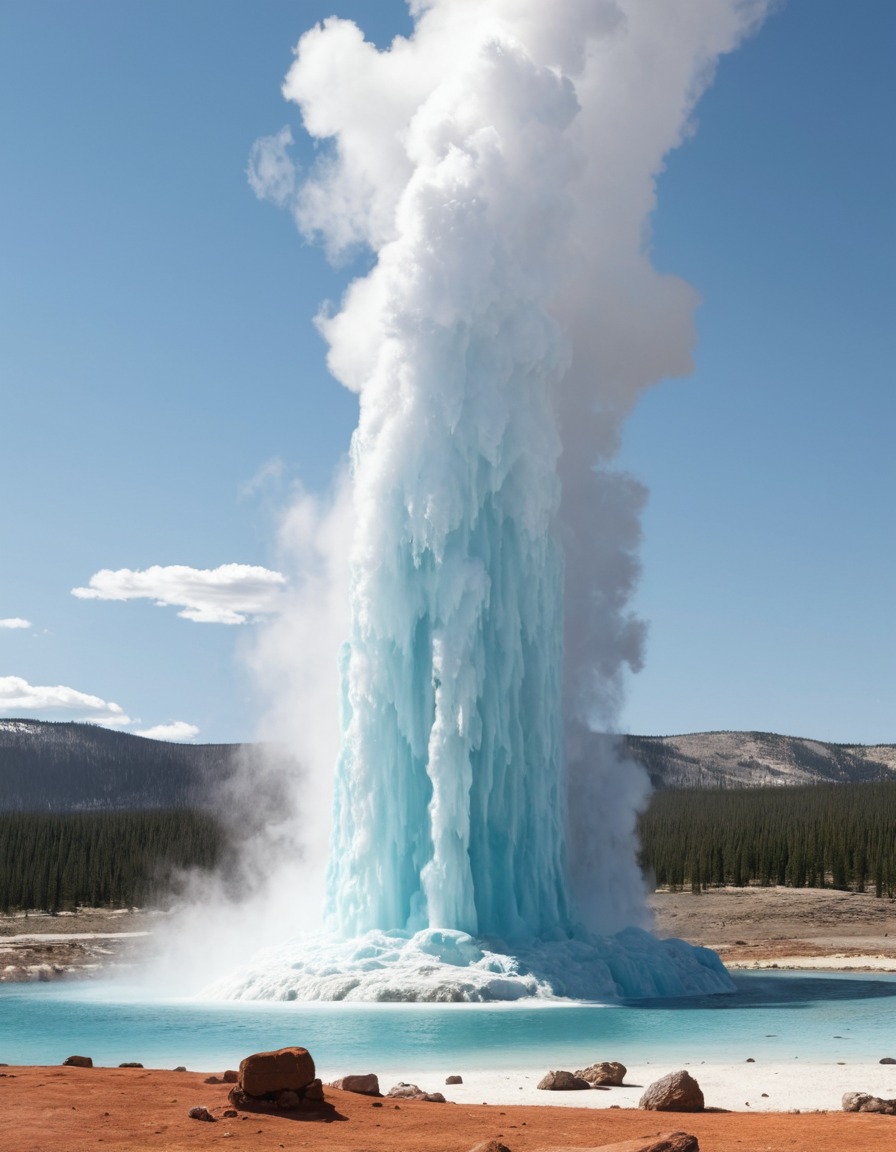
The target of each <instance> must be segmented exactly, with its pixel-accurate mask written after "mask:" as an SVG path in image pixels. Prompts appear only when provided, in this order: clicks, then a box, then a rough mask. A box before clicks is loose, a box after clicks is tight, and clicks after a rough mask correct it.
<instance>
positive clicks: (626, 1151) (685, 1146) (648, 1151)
mask: <svg viewBox="0 0 896 1152" xmlns="http://www.w3.org/2000/svg"><path fill="white" fill-rule="evenodd" d="M591 1152H700V1145H699V1143H698V1142H697V1137H696V1136H691V1135H690V1134H689V1133H688V1132H664V1133H662V1134H661V1135H659V1136H642V1137H640V1138H639V1139H637V1140H623V1141H622V1143H621V1144H601V1145H600V1147H599V1148H593V1149H591Z"/></svg>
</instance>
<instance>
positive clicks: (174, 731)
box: [135, 720, 199, 741]
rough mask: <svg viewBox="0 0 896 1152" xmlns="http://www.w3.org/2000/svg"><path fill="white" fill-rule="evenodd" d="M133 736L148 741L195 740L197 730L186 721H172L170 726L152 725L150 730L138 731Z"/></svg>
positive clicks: (142, 729)
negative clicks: (141, 737)
mask: <svg viewBox="0 0 896 1152" xmlns="http://www.w3.org/2000/svg"><path fill="white" fill-rule="evenodd" d="M135 735H137V736H145V737H146V738H147V739H148V740H176V741H183V740H195V738H196V737H197V736H198V735H199V729H198V728H197V727H196V725H195V724H188V723H187V722H186V720H172V721H171V723H170V724H154V725H153V727H152V728H141V729H138V730H137V732H136V733H135Z"/></svg>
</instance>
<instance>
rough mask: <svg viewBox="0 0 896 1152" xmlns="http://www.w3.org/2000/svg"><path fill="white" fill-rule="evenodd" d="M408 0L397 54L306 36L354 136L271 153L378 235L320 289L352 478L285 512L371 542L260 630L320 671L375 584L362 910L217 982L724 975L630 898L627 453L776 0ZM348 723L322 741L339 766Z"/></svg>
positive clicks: (329, 906) (348, 880)
mask: <svg viewBox="0 0 896 1152" xmlns="http://www.w3.org/2000/svg"><path fill="white" fill-rule="evenodd" d="M410 7H411V11H412V14H413V16H414V17H415V31H414V33H413V35H412V36H411V37H409V38H398V39H396V40H395V41H394V42H393V43H392V45H391V47H390V48H389V49H388V50H386V51H378V50H377V49H376V48H375V47H374V46H372V45H371V44H370V43H368V42H366V41H365V40H364V38H363V35H362V33H361V31H360V30H359V28H358V27H357V26H356V25H355V24H353V23H351V22H348V21H344V20H338V19H335V18H333V19H330V20H327V21H325V22H324V23H323V25H321V26H319V27H317V28H314V29H312V30H311V31H309V32H308V33H306V35H305V36H303V38H302V39H301V41H300V43H299V45H298V48H297V56H296V61H295V64H294V66H293V67H292V69H291V71H290V73H289V75H288V77H287V80H286V83H285V86H284V92H285V95H286V96H287V98H288V99H289V100H291V101H294V102H295V103H296V104H297V105H298V107H299V109H300V110H301V115H302V120H303V123H304V127H305V130H306V131H307V132H308V133H310V135H311V136H313V137H314V138H315V139H317V140H318V141H321V142H326V146H325V147H324V148H323V149H322V152H321V159H320V161H319V163H318V165H317V167H316V169H315V170H314V171H313V172H312V173H311V174H310V176H309V177H307V178H306V179H305V181H304V183H302V182H300V181H298V180H297V178H296V174H295V172H294V171H293V169H292V168H291V166H290V164H289V159H288V146H289V143H290V140H291V136H290V133H289V132H288V131H284V132H281V133H280V134H278V135H277V136H275V137H271V138H268V139H266V140H262V141H259V142H258V144H257V145H256V146H255V149H254V151H253V157H252V162H251V168H250V180H251V182H252V184H253V187H254V188H255V190H256V191H257V192H258V193H259V194H260V195H267V196H268V197H269V198H271V199H273V200H275V201H277V202H278V203H280V204H289V205H290V206H291V208H292V210H293V211H294V213H295V215H296V219H297V221H298V224H299V226H300V228H301V229H302V230H303V232H304V233H305V234H306V235H307V236H309V237H311V238H313V239H316V240H319V241H320V242H321V243H323V244H324V245H325V246H326V248H327V250H328V252H329V253H330V254H331V256H333V257H334V258H339V257H341V256H343V255H344V254H345V253H346V252H348V251H351V250H352V249H354V248H357V247H358V246H366V247H367V248H368V249H369V250H371V251H372V252H373V253H374V254H375V262H374V264H373V267H372V269H371V271H370V272H369V274H367V275H366V276H364V277H362V278H360V279H357V280H355V281H354V282H353V283H352V284H351V286H350V287H349V289H348V291H347V293H346V295H345V298H344V300H343V301H342V305H341V307H340V309H339V310H338V311H336V312H327V313H324V314H322V315H321V316H320V317H319V319H318V324H319V328H320V331H321V333H322V334H323V336H324V338H325V339H326V340H327V342H328V345H329V367H330V370H331V372H332V373H333V375H334V376H335V377H336V378H337V379H338V380H339V381H340V382H341V383H342V384H344V385H345V386H346V387H347V388H350V389H352V390H353V391H355V392H356V393H358V395H359V398H360V420H359V424H358V428H357V430H356V432H355V435H354V438H353V442H352V451H351V480H350V484H349V485H348V487H346V488H344V489H343V490H342V491H343V496H344V498H343V499H340V500H338V501H337V502H336V509H337V511H336V512H335V513H334V514H333V516H332V517H330V518H329V519H328V517H327V516H324V517H323V518H321V517H320V516H310V515H309V514H308V506H307V500H306V501H305V502H304V503H302V504H300V505H299V507H298V509H297V510H294V511H293V513H292V514H291V518H290V523H291V530H292V532H293V536H294V538H295V539H297V540H301V539H305V540H311V538H312V537H314V538H315V540H316V547H317V549H318V555H320V554H321V548H323V551H324V552H327V548H328V544H327V542H328V541H334V540H336V539H338V540H339V541H340V542H341V541H342V540H344V539H346V536H345V534H340V533H339V532H336V531H335V530H334V527H333V525H334V524H338V525H340V526H341V525H344V524H347V523H348V522H349V521H351V524H352V535H351V538H350V539H351V546H350V549H349V550H347V552H346V554H345V556H344V557H343V556H342V554H341V549H340V548H339V547H331V548H330V549H329V552H327V554H328V555H330V556H333V555H335V554H337V553H339V554H340V558H339V561H338V562H335V561H334V563H333V570H332V571H331V570H329V569H327V570H325V571H324V576H325V577H326V578H325V579H324V580H323V582H322V583H320V584H319V585H318V584H315V583H314V579H312V586H313V587H314V588H315V589H316V592H317V595H315V596H311V597H308V596H304V597H303V596H299V597H298V598H297V600H296V602H295V604H294V606H293V610H292V611H291V612H288V613H287V614H286V617H285V619H284V620H283V621H280V622H278V624H277V625H276V627H275V628H274V629H272V630H271V631H269V632H268V633H267V634H266V635H265V637H264V638H263V640H262V642H261V646H260V649H259V659H258V661H257V662H258V664H259V665H260V666H261V667H264V668H267V669H268V670H270V669H271V668H272V667H273V668H275V669H278V668H279V669H290V670H291V671H290V672H289V673H288V674H287V679H288V680H289V681H290V682H292V683H293V685H295V680H296V678H297V677H298V678H299V679H300V680H301V678H302V677H303V676H305V677H308V676H309V673H308V668H309V667H310V665H309V661H308V648H309V644H308V643H306V641H308V640H309V638H311V639H312V640H313V639H314V638H319V637H320V636H321V635H325V636H326V637H327V638H329V637H330V635H331V632H332V629H331V628H330V627H329V625H328V624H326V622H327V621H337V620H340V614H341V612H342V603H343V602H342V600H341V599H339V597H336V598H335V599H334V597H333V596H332V593H331V589H332V588H334V587H336V588H340V587H342V586H347V587H348V592H349V599H350V605H351V613H350V620H348V621H347V622H344V625H345V628H346V631H345V632H344V633H343V638H346V639H347V643H346V644H345V645H344V646H343V648H342V664H341V676H342V698H341V710H342V711H341V747H340V751H339V753H338V768H337V772H336V779H335V795H334V797H333V812H334V819H333V829H332V840H331V850H330V856H329V860H330V863H329V870H328V876H327V883H326V893H327V895H326V915H327V921H328V926H329V929H330V930H331V931H332V932H333V933H334V934H335V936H334V937H333V938H331V943H330V944H329V945H328V946H327V947H324V946H323V945H322V944H321V943H320V942H318V944H317V945H316V946H315V948H316V958H315V959H314V960H311V959H309V957H308V949H307V948H306V949H305V951H304V952H303V951H302V950H301V949H298V950H297V949H296V948H292V949H291V950H289V949H287V950H286V951H281V952H279V953H277V954H276V955H275V956H272V957H268V959H267V960H266V961H264V962H263V963H261V964H260V965H259V964H256V965H255V966H254V967H253V968H252V969H250V970H248V971H246V972H243V973H241V974H240V975H239V976H238V977H237V978H235V979H234V980H232V981H231V982H230V983H229V984H227V985H226V986H225V987H224V988H223V991H224V992H225V994H231V995H279V996H282V995H290V996H295V995H298V996H332V997H344V996H362V997H363V996H373V997H380V998H391V997H392V996H395V995H408V994H412V995H420V996H426V997H432V998H477V997H478V998H482V997H493V996H511V997H512V996H516V995H529V994H533V993H536V994H537V993H542V994H558V993H561V994H574V995H587V994H601V995H606V994H614V993H616V994H619V993H624V994H629V995H631V994H651V993H661V994H662V993H670V992H680V991H690V990H694V989H695V988H697V989H704V990H718V989H719V988H721V987H725V986H726V984H725V980H726V978H725V976H724V973H723V970H722V969H721V966H720V965H719V964H718V962H717V960H716V959H715V958H714V957H712V956H711V954H706V953H705V952H703V951H702V950H691V949H687V948H686V947H685V946H683V945H682V946H680V947H679V946H678V945H675V946H672V945H666V946H663V945H660V944H659V942H657V941H655V940H653V938H652V937H649V936H647V934H646V933H643V932H640V931H639V930H638V929H637V928H633V927H630V926H631V925H638V924H643V923H644V919H645V913H644V908H643V895H642V888H641V880H640V877H639V875H638V871H637V867H636V863H635V852H636V843H635V833H634V825H635V819H636V814H637V811H638V809H639V807H640V806H641V805H643V803H644V800H645V797H646V795H647V790H648V786H647V779H646V775H645V773H644V772H643V770H642V769H641V768H640V767H639V766H637V765H634V764H631V763H623V762H622V761H621V760H620V758H619V756H618V753H617V749H616V747H615V745H614V742H613V741H612V739H608V738H606V737H601V736H598V735H596V733H597V732H606V731H612V729H613V726H614V722H615V718H616V714H617V708H618V704H619V700H620V691H621V679H622V675H623V672H624V669H625V668H626V667H629V668H632V669H635V670H636V669H637V668H638V667H639V664H640V660H641V650H642V643H643V626H642V624H641V623H640V622H639V621H638V620H637V619H635V618H634V617H633V616H632V615H631V613H630V611H629V609H628V607H627V605H628V601H629V597H630V594H631V592H632V589H633V586H634V583H635V581H636V579H637V575H638V563H637V556H636V551H637V546H638V539H639V512H640V508H641V505H642V503H643V499H644V492H643V490H642V488H641V486H640V485H639V484H638V483H637V482H636V481H635V480H634V479H632V478H631V477H629V476H627V475H624V474H621V473H619V472H618V471H614V470H613V466H612V461H613V457H614V455H615V453H616V451H617V448H618V443H619V436H620V429H621V426H622V423H623V421H624V419H625V417H626V415H627V414H628V412H629V411H630V409H631V407H632V406H633V404H634V403H635V402H636V400H637V398H638V395H639V394H640V393H641V392H642V391H643V389H644V388H646V387H647V386H649V385H650V384H652V383H654V382H655V381H657V380H659V379H661V378H663V377H668V376H671V375H677V374H681V373H684V372H686V371H688V369H689V367H690V348H691V345H692V340H693V331H692V314H693V310H694V307H695V304H696V299H695V296H694V293H693V292H692V290H691V289H690V288H689V287H688V286H687V285H685V284H684V283H683V282H681V281H680V280H678V279H676V278H674V277H671V276H664V275H660V274H659V273H658V272H657V271H656V270H655V269H654V268H653V267H652V265H651V262H650V255H649V218H650V214H651V212H652V210H653V208H654V202H655V178H656V175H657V173H658V172H659V171H660V170H661V168H662V162H663V157H664V155H665V154H666V153H667V152H668V151H669V150H670V149H671V148H674V147H675V146H676V145H677V144H679V143H680V142H681V140H682V139H683V138H684V136H685V135H686V134H687V132H688V131H689V130H690V115H691V112H692V110H693V107H694V104H695V102H696V100H697V99H698V97H699V95H700V93H701V92H702V90H703V89H704V88H705V86H706V85H707V83H709V81H710V80H711V77H712V72H713V68H714V66H715V63H716V61H717V59H718V57H719V56H720V55H721V54H722V53H724V52H727V51H730V50H731V49H732V48H733V47H734V46H735V45H736V44H737V43H738V42H739V41H740V39H741V38H742V37H743V36H744V35H745V34H747V33H748V32H749V31H751V30H752V29H753V28H755V27H756V26H757V25H758V23H759V22H760V21H761V19H762V17H763V15H764V11H765V7H766V3H765V0H676V3H675V4H657V3H655V0H615V2H614V0H552V3H550V4H545V3H544V2H543V0H411V3H410ZM349 502H350V504H351V508H350V510H349V508H348V505H349ZM297 528H298V530H296V529H297ZM321 540H323V542H324V543H323V545H321V544H320V541H321ZM343 559H345V561H346V564H345V565H343V563H342V560H343ZM337 570H338V573H337ZM311 571H312V572H315V571H318V568H317V567H315V566H312V568H311ZM307 579H308V577H307V575H306V589H307V586H308V585H307ZM327 605H330V606H331V607H332V611H323V610H322V608H324V607H326V606H327ZM321 621H324V622H325V624H326V626H325V627H324V628H323V629H321V626H320V622H321ZM340 623H342V621H340ZM284 636H286V637H287V638H288V644H286V645H284V643H283V637H284ZM310 647H311V648H312V650H313V651H317V649H318V648H319V645H316V644H315V643H313V642H312V643H311V644H310ZM282 679H283V676H281V677H280V680H281V681H282ZM320 682H321V677H320V675H319V669H318V668H316V667H315V670H314V671H313V672H312V673H311V674H310V677H309V684H308V685H305V686H304V687H307V688H308V689H309V691H305V690H304V687H303V686H302V685H301V684H300V685H299V690H298V691H293V692H291V694H290V696H289V706H288V709H289V711H294V710H298V715H299V716H300V718H301V723H300V724H299V725H298V727H299V728H300V729H301V731H302V732H303V733H304V734H307V731H308V727H307V723H306V720H305V718H306V717H307V716H308V715H309V712H311V713H314V717H313V722H312V723H311V727H312V729H319V728H320V726H321V722H322V720H324V718H325V717H326V716H327V707H326V705H325V704H323V703H321V704H320V706H318V702H317V701H316V699H315V697H314V695H313V691H314V690H315V689H316V685H317V684H319V683H320ZM323 682H326V681H325V680H324V681H323ZM280 699H281V700H282V699H283V697H282V696H281V697H280ZM309 701H310V702H311V703H312V705H313V706H312V708H311V709H309V707H308V703H309ZM278 706H279V707H280V709H281V727H280V733H281V734H282V733H283V725H282V720H283V712H282V705H278ZM335 731H336V725H335V723H334V724H332V726H331V727H328V728H327V732H328V733H330V732H333V733H335ZM329 743H330V737H329V735H328V736H327V738H325V739H324V740H323V741H322V743H321V745H320V746H319V747H317V748H312V747H307V746H306V748H305V751H306V754H307V756H308V757H310V762H311V763H313V764H314V765H315V769H314V772H313V775H314V777H315V778H316V779H323V778H325V777H326V775H327V774H328V770H329V765H328V763H327V762H326V757H327V755H329V753H330V747H329ZM620 930H623V931H620ZM613 933H619V934H618V935H616V936H614V937H613V939H612V940H611V939H609V936H610V934H613ZM359 938H361V942H360V943H359ZM598 938H600V939H598ZM337 939H338V940H340V941H342V943H336V942H334V941H335V940H337ZM497 942H500V943H497ZM321 955H324V956H325V959H324V960H322V961H321V960H320V956H321ZM446 970H451V972H452V976H451V978H450V979H449V978H447V977H446V976H445V972H446ZM433 972H435V973H436V974H435V975H433ZM409 989H410V990H411V991H410V992H409V991H408V990H409ZM221 991H222V988H221V987H219V988H218V992H219V993H220V992H221Z"/></svg>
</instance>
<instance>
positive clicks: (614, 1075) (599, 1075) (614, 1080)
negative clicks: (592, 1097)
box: [576, 1060, 628, 1088]
mask: <svg viewBox="0 0 896 1152" xmlns="http://www.w3.org/2000/svg"><path fill="white" fill-rule="evenodd" d="M627 1071H628V1069H627V1068H626V1066H625V1065H624V1064H620V1063H619V1061H618V1060H602V1061H601V1062H600V1063H599V1064H589V1065H588V1067H587V1068H580V1069H579V1070H578V1071H577V1072H576V1076H579V1077H581V1079H582V1080H587V1081H588V1083H589V1084H591V1085H595V1084H599V1085H601V1086H605V1085H606V1086H609V1087H614V1088H615V1087H618V1086H619V1085H620V1084H621V1083H622V1081H623V1080H624V1079H625V1074H626V1072H627Z"/></svg>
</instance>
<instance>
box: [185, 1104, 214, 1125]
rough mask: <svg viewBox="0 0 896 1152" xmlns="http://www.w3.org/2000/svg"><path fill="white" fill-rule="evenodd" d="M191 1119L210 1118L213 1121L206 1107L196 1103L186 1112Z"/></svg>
mask: <svg viewBox="0 0 896 1152" xmlns="http://www.w3.org/2000/svg"><path fill="white" fill-rule="evenodd" d="M187 1115H188V1116H189V1117H190V1119H191V1120H211V1121H214V1119H215V1118H214V1116H212V1114H211V1112H209V1110H208V1108H203V1107H202V1105H201V1104H200V1105H197V1106H196V1107H195V1108H191V1109H190V1111H189V1112H188V1113H187Z"/></svg>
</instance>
